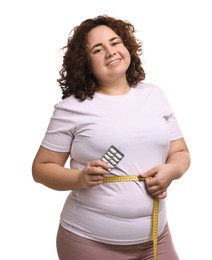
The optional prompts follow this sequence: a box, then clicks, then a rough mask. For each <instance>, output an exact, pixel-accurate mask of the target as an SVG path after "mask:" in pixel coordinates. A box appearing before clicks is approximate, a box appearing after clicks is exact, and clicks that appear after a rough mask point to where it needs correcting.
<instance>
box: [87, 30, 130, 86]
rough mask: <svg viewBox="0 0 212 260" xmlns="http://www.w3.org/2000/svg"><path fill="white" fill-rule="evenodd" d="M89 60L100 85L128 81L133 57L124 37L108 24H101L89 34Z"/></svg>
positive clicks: (92, 71) (91, 69)
mask: <svg viewBox="0 0 212 260" xmlns="http://www.w3.org/2000/svg"><path fill="white" fill-rule="evenodd" d="M87 50H88V61H89V67H90V71H91V73H92V74H93V75H94V77H95V78H96V80H97V82H98V85H99V86H100V87H101V86H106V85H108V84H111V83H112V84H113V83H114V82H117V81H122V80H124V81H125V82H126V71H127V69H128V67H129V65H130V61H131V57H130V54H129V51H128V50H127V48H126V47H125V46H124V44H123V41H122V39H121V38H120V37H119V36H118V35H117V34H116V33H115V32H114V31H113V30H112V29H111V28H110V27H108V26H105V25H100V26H97V27H95V28H94V29H92V30H91V31H90V32H89V33H88V35H87Z"/></svg>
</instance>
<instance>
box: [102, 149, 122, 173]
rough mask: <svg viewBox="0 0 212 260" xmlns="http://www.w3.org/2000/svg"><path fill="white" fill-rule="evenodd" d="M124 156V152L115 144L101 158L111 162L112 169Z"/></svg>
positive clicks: (108, 162)
mask: <svg viewBox="0 0 212 260" xmlns="http://www.w3.org/2000/svg"><path fill="white" fill-rule="evenodd" d="M123 157H124V154H123V153H122V152H120V151H119V150H118V149H117V148H116V147H115V146H114V145H111V146H110V148H109V149H108V150H107V151H106V153H105V154H104V155H103V156H102V158H101V160H102V161H103V162H106V163H107V164H109V166H110V169H109V171H111V170H112V169H113V168H114V167H115V166H116V165H117V164H118V163H119V162H120V161H121V160H122V158H123Z"/></svg>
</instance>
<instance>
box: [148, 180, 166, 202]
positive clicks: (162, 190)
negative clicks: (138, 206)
mask: <svg viewBox="0 0 212 260" xmlns="http://www.w3.org/2000/svg"><path fill="white" fill-rule="evenodd" d="M145 183H146V187H147V189H148V191H149V193H151V194H152V196H153V197H157V198H159V199H163V198H165V197H166V196H167V187H163V185H162V184H161V183H160V182H159V181H158V180H157V178H156V177H155V178H152V177H148V178H145Z"/></svg>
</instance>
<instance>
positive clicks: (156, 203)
mask: <svg viewBox="0 0 212 260" xmlns="http://www.w3.org/2000/svg"><path fill="white" fill-rule="evenodd" d="M144 180H145V178H144V177H141V176H139V175H128V176H113V177H105V178H104V180H103V183H110V182H123V181H144ZM158 211H159V199H158V198H153V211H152V239H153V253H154V260H157V244H158Z"/></svg>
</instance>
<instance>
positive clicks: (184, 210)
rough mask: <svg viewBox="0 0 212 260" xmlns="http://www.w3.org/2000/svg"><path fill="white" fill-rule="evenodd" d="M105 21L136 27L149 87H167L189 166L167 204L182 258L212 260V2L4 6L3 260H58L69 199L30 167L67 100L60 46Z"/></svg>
mask: <svg viewBox="0 0 212 260" xmlns="http://www.w3.org/2000/svg"><path fill="white" fill-rule="evenodd" d="M99 14H108V15H111V16H114V17H116V18H121V19H125V20H129V21H130V22H131V23H132V24H134V26H135V28H136V30H137V31H138V33H137V36H138V38H139V39H141V40H142V42H143V48H144V55H143V62H144V68H145V70H146V74H147V77H146V81H147V82H151V83H154V84H156V85H158V86H160V87H161V88H162V89H163V90H164V92H165V94H166V95H167V98H168V100H169V102H170V103H171V105H172V107H173V108H174V110H175V113H176V116H177V118H178V121H179V123H180V125H181V128H182V131H183V133H184V136H185V139H186V141H187V144H188V146H189V149H190V152H191V158H192V164H191V167H190V169H189V170H188V171H187V173H186V174H185V175H184V176H183V178H181V179H180V180H178V181H175V182H173V183H172V185H171V187H170V189H169V192H168V198H167V211H168V213H167V214H168V220H169V225H170V228H171V231H172V236H173V240H174V244H175V247H176V249H177V251H178V254H179V256H180V260H191V259H198V260H200V259H201V260H206V259H207V260H208V259H212V253H211V233H212V228H211V219H212V214H211V212H209V210H210V205H211V167H210V165H211V150H210V149H211V133H212V129H211V128H212V127H211V111H212V102H211V92H210V89H211V87H212V79H211V71H210V70H211V61H212V51H211V48H212V38H211V31H212V30H211V24H212V16H211V7H210V1H209V0H208V1H207V0H201V1H197V0H191V1H188V0H182V1H172V0H160V1H158V0H155V1H154V0H146V1H145V0H138V1H133V0H131V1H118V0H117V1H114V0H111V1H110V0H107V1H92V0H89V1H80V0H78V1H71V0H69V1H68V0H67V1H66V0H58V1H54V0H49V1H48V0H46V1H45V0H35V1H30V0H25V1H24V0H20V1H15V0H13V1H10V0H7V1H6V0H4V1H1V3H0V37H1V40H0V75H1V77H0V84H1V90H0V98H1V102H0V109H1V110H0V111H1V114H0V115H1V116H0V120H1V128H0V129H1V134H0V138H1V140H0V149H1V157H0V158H1V159H0V160H1V168H0V176H1V178H0V239H1V244H0V247H1V250H0V259H4V260H12V259H20V260H29V259H30V260H38V259H39V260H56V259H57V254H56V247H55V238H56V231H57V227H58V222H59V215H60V211H61V209H62V206H63V203H64V200H65V198H66V196H67V194H68V192H58V191H54V190H50V189H48V188H46V187H44V186H42V185H40V184H37V183H35V182H34V181H33V179H32V176H31V164H32V160H33V158H34V156H35V153H36V151H37V149H38V147H39V145H40V142H41V140H42V138H43V135H44V132H45V130H46V127H47V125H48V122H49V119H50V116H51V114H52V111H53V106H54V104H55V103H56V102H58V101H59V100H60V99H61V92H60V89H59V88H58V86H57V83H56V79H57V78H58V70H59V67H60V65H61V63H62V52H61V51H60V49H61V48H62V47H63V46H64V45H65V44H66V40H67V37H68V34H69V32H70V30H71V29H72V28H73V27H74V26H76V25H78V24H79V23H80V22H81V21H83V20H84V19H87V18H93V17H94V16H96V15H99ZM170 260H171V259H170Z"/></svg>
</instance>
